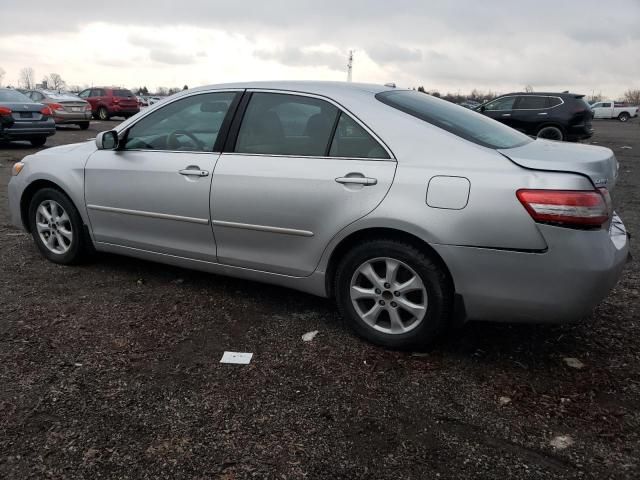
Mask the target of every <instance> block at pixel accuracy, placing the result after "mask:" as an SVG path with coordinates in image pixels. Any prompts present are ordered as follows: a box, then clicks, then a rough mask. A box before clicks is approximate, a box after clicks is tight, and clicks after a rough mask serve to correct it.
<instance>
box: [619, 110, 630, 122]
mask: <svg viewBox="0 0 640 480" xmlns="http://www.w3.org/2000/svg"><path fill="white" fill-rule="evenodd" d="M629 118H631V116H630V115H629V114H628V113H627V112H622V113H621V114H620V115H618V120H620V121H621V122H626V121H628V120H629Z"/></svg>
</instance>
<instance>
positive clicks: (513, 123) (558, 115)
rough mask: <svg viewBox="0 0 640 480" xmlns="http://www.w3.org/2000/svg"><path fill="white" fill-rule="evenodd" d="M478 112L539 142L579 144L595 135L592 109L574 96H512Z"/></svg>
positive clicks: (544, 94) (515, 94)
mask: <svg viewBox="0 0 640 480" xmlns="http://www.w3.org/2000/svg"><path fill="white" fill-rule="evenodd" d="M476 110H477V111H478V112H482V113H483V114H484V115H486V116H488V117H491V118H493V119H494V120H498V121H499V122H502V123H504V124H506V125H509V126H510V127H513V128H515V129H516V130H520V131H521V132H524V133H526V134H527V135H532V136H535V137H539V138H546V139H549V140H568V141H577V140H582V139H585V138H589V137H591V135H593V127H592V126H591V119H592V117H593V114H592V112H591V108H590V107H589V104H588V103H587V102H586V101H585V100H584V95H578V94H575V93H509V94H507V95H503V96H501V97H498V98H496V99H494V100H491V101H489V102H487V103H485V104H483V105H480V106H479V107H477V108H476Z"/></svg>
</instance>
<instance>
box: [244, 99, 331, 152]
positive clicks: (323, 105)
mask: <svg viewBox="0 0 640 480" xmlns="http://www.w3.org/2000/svg"><path fill="white" fill-rule="evenodd" d="M337 116H338V109H337V108H336V107H335V106H333V105H331V104H330V103H329V102H325V101H324V100H318V99H316V98H311V97H304V96H301V95H288V94H281V93H254V94H253V95H252V96H251V100H250V101H249V105H248V106H247V110H246V112H245V114H244V118H243V120H242V125H241V126H240V131H239V132H238V139H237V141H236V148H235V151H236V152H239V153H261V154H265V155H301V156H325V155H326V154H327V149H328V147H329V141H330V138H331V133H332V131H333V126H334V124H335V121H336V118H337Z"/></svg>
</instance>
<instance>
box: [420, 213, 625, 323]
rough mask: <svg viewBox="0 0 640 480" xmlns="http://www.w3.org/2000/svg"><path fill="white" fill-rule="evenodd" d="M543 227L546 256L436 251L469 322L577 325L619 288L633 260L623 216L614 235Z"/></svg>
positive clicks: (461, 249) (447, 248) (442, 247)
mask: <svg viewBox="0 0 640 480" xmlns="http://www.w3.org/2000/svg"><path fill="white" fill-rule="evenodd" d="M539 227H540V230H541V232H542V234H543V235H544V237H545V239H546V241H547V244H548V248H547V250H546V251H545V252H540V253H525V252H517V251H505V250H493V249H488V248H474V247H460V246H450V245H446V246H445V245H434V246H433V247H434V248H435V249H436V250H437V252H438V253H439V254H440V255H441V256H442V258H443V260H444V262H445V263H446V264H447V266H448V267H449V270H450V272H451V275H452V277H453V281H454V284H455V287H456V293H457V294H458V295H460V296H461V297H462V300H463V302H464V309H465V312H466V319H467V320H489V321H500V322H527V323H562V322H571V321H576V320H579V319H581V318H583V317H585V316H587V315H589V314H590V313H591V311H592V310H593V308H594V307H595V306H596V305H597V304H598V303H600V301H601V300H602V299H603V298H604V297H606V296H607V294H608V293H609V291H610V290H611V289H612V288H613V287H614V286H615V284H616V283H617V281H618V279H619V278H620V275H621V273H622V270H623V268H624V265H625V263H626V262H627V259H628V257H629V243H628V242H629V240H628V237H627V233H626V230H625V228H624V224H623V223H622V221H621V220H620V219H619V218H618V217H617V216H616V217H615V218H614V221H613V222H612V225H611V228H610V229H609V231H608V232H607V231H605V230H599V231H582V230H570V229H566V228H561V227H554V226H549V225H539Z"/></svg>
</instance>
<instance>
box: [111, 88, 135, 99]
mask: <svg viewBox="0 0 640 480" xmlns="http://www.w3.org/2000/svg"><path fill="white" fill-rule="evenodd" d="M113 96H114V97H133V93H131V91H130V90H114V91H113Z"/></svg>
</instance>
